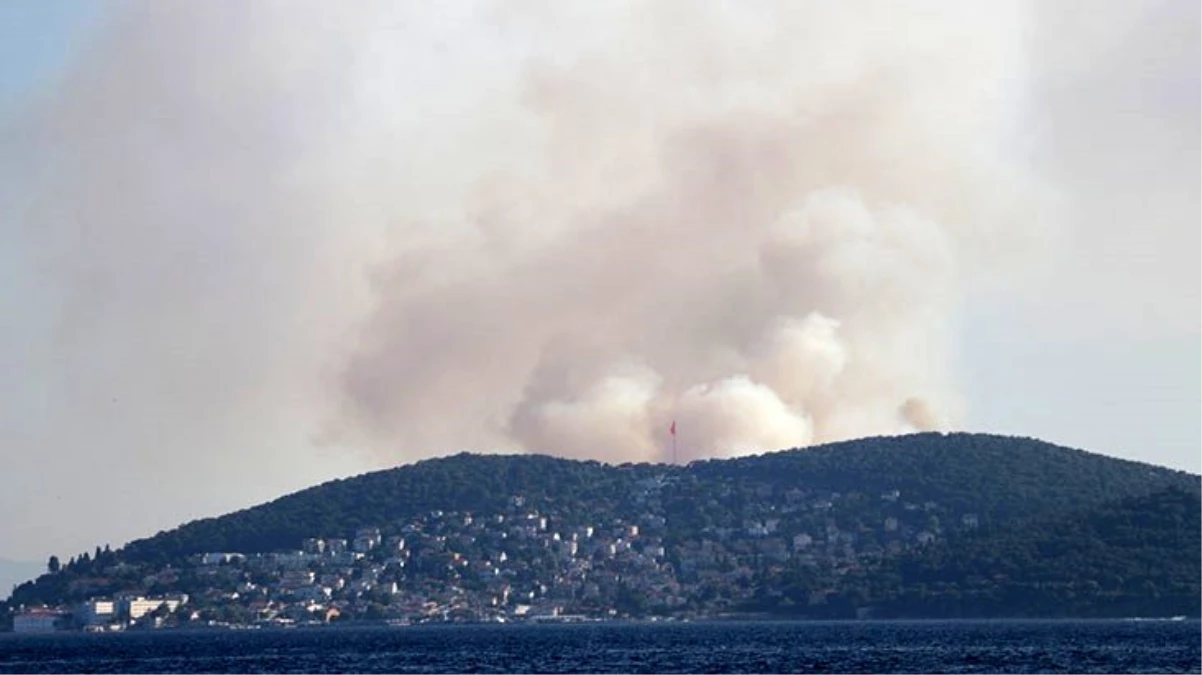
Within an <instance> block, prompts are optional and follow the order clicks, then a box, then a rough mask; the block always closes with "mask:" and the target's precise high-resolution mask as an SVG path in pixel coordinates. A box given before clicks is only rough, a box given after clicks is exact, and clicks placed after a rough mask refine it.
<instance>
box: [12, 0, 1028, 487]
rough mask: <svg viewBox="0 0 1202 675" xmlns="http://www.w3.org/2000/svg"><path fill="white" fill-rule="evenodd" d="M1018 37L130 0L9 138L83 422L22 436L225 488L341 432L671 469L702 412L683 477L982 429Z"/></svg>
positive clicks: (49, 353)
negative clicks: (980, 396) (779, 455)
mask: <svg viewBox="0 0 1202 675" xmlns="http://www.w3.org/2000/svg"><path fill="white" fill-rule="evenodd" d="M1024 26H1025V15H1024V9H1023V7H1022V6H1020V5H1015V4H1001V5H991V6H988V7H984V6H981V5H979V4H975V3H974V4H972V5H965V4H964V3H955V2H947V3H940V2H935V3H921V5H906V6H900V5H892V4H888V3H871V2H817V3H789V2H761V3H755V4H754V5H748V6H743V5H738V4H731V3H720V2H693V1H689V2H658V3H633V2H631V3H600V4H594V3H582V4H578V5H569V4H565V3H544V2H528V3H503V2H488V1H481V2H475V3H462V4H457V5H454V6H439V7H437V8H435V7H431V6H422V5H412V6H410V5H404V4H402V5H398V4H396V3H385V2H370V1H367V0H365V1H364V2H362V3H357V4H356V5H355V7H354V8H353V9H351V8H346V7H342V6H336V5H333V4H330V3H326V2H290V3H267V2H252V3H237V4H228V3H226V4H221V5H220V6H218V5H212V4H208V3H182V4H181V3H165V4H164V3H152V2H144V3H143V2H135V3H132V4H130V5H128V6H126V7H125V11H124V13H123V14H122V15H121V16H120V17H119V18H118V19H116V20H114V21H112V22H111V28H110V29H109V31H108V33H106V34H105V35H104V36H102V38H101V39H100V40H99V41H98V42H97V43H96V44H94V45H91V46H90V47H89V49H88V50H87V51H86V52H85V53H84V54H83V55H82V56H81V57H80V60H79V65H78V66H77V67H76V68H74V69H73V70H71V71H69V72H68V73H67V74H66V75H65V76H64V78H63V80H62V83H61V87H59V88H58V89H57V90H56V91H53V92H48V93H47V94H46V95H45V96H44V97H43V100H42V101H41V102H40V103H39V104H38V105H37V106H36V107H35V109H31V111H30V115H29V116H28V117H27V119H26V120H25V121H24V122H23V123H22V124H21V125H19V126H18V127H16V128H14V129H12V130H10V132H9V133H8V135H7V136H6V140H7V141H8V142H10V143H11V144H13V147H14V148H17V147H19V148H20V152H14V153H6V155H7V156H8V159H7V160H6V166H5V169H6V175H15V174H17V173H18V171H17V168H16V167H15V166H14V165H13V161H14V160H13V159H12V158H13V157H18V156H19V157H28V158H30V163H29V166H28V167H26V168H27V169H28V170H23V171H21V172H20V173H22V176H23V177H22V178H21V181H22V182H21V183H20V184H19V186H18V188H16V189H9V190H7V191H6V192H5V193H4V195H5V197H4V199H5V204H4V205H3V206H4V210H5V212H6V213H9V214H17V216H16V218H15V220H13V221H10V222H16V223H18V225H17V227H16V228H14V229H12V230H10V231H9V233H8V234H7V235H6V239H7V240H8V241H9V242H10V244H12V245H13V246H15V247H16V248H17V249H18V250H21V251H23V252H24V253H25V256H24V257H23V259H22V260H21V261H20V262H19V267H20V274H21V277H22V278H24V279H28V280H34V281H32V282H30V284H29V285H30V288H31V289H33V290H31V291H30V294H29V295H28V298H27V300H28V302H29V303H31V304H37V305H38V306H39V307H42V308H45V311H41V312H38V313H30V316H29V317H28V321H29V328H28V335H31V336H41V338H30V339H29V340H28V341H27V342H28V343H29V345H36V344H41V345H43V346H41V347H34V346H31V347H30V348H29V349H27V350H25V351H23V352H21V353H23V354H25V356H22V357H21V359H20V362H19V365H14V366H13V368H12V373H13V377H15V378H22V377H27V378H34V379H36V381H38V382H39V383H40V385H39V386H40V387H41V391H43V392H44V397H45V399H46V400H48V401H53V409H54V411H55V412H54V417H55V418H59V417H61V416H67V417H70V418H71V419H73V423H72V424H71V425H69V427H68V426H63V425H55V424H51V423H50V422H49V420H50V419H51V417H49V416H48V415H49V413H45V412H38V411H34V412H32V413H29V414H24V413H12V414H13V416H14V417H13V419H8V420H6V422H5V426H6V427H7V428H8V429H16V430H17V431H15V432H13V436H14V437H19V443H20V444H21V445H22V447H27V446H28V447H46V448H49V447H82V446H87V447H90V448H94V452H95V456H96V457H97V458H98V459H96V460H95V461H91V460H88V461H91V464H95V465H96V466H92V469H94V470H96V471H105V470H107V469H104V468H103V467H102V466H101V465H102V464H103V462H102V461H101V459H99V458H112V457H119V456H132V457H135V458H137V462H138V463H140V465H141V466H143V467H147V466H155V465H158V464H162V465H163V466H164V467H168V466H169V467H172V470H181V471H186V472H191V473H192V474H193V475H197V476H201V475H203V476H208V477H210V478H215V477H217V476H222V475H224V473H225V471H224V468H223V467H225V466H228V465H229V464H230V463H231V462H239V461H242V460H244V459H245V458H248V457H258V458H261V459H260V460H256V461H257V462H259V464H257V465H258V466H268V465H270V466H280V465H296V464H297V463H298V462H303V461H309V462H310V464H312V461H314V460H312V459H311V457H310V459H308V460H304V459H303V458H304V457H305V456H307V455H305V453H304V452H301V451H299V450H298V448H307V447H309V446H310V444H311V443H313V442H316V443H317V444H318V445H319V446H320V447H321V448H324V450H321V451H319V452H334V451H335V450H336V449H338V450H349V451H352V452H360V451H368V452H370V453H371V454H370V455H369V456H370V457H372V458H373V459H371V460H370V461H371V463H382V462H386V463H396V462H400V461H405V460H411V459H415V458H419V457H423V456H429V455H437V454H444V453H447V452H452V451H455V450H459V449H474V450H496V451H515V450H527V451H539V452H548V453H554V454H561V455H567V456H573V457H595V458H603V459H658V460H662V459H665V458H667V457H668V447H669V446H668V435H667V428H668V425H669V424H670V423H671V421H672V420H677V421H678V425H679V429H680V436H679V439H680V450H681V459H682V460H685V459H690V458H694V457H705V456H715V455H730V454H737V453H744V452H753V451H762V450H767V449H773V448H777V447H782V446H800V445H806V444H809V443H814V442H820V441H828V440H833V439H839V438H846V437H850V436H860V435H868V434H877V433H890V432H898V431H904V430H907V429H912V428H916V427H921V428H925V427H928V426H937V427H939V428H946V427H954V426H955V425H956V423H957V414H958V411H959V409H960V402H959V400H958V396H957V393H956V391H955V388H954V386H953V385H952V377H951V373H950V372H949V358H948V345H949V342H950V341H951V339H952V336H951V335H950V334H949V319H950V317H951V316H952V314H953V313H954V310H955V307H956V303H957V302H958V301H959V295H960V293H959V291H960V289H961V288H962V287H963V284H964V283H965V280H966V278H967V276H966V273H967V272H968V271H970V270H974V271H975V270H978V269H981V268H988V267H990V266H993V267H998V268H1004V267H1005V265H1007V264H1009V263H1008V262H1007V257H1006V256H1002V258H1003V259H1001V260H997V259H995V258H996V256H994V255H993V254H992V253H990V252H991V251H994V250H997V249H999V248H1000V247H1004V248H1007V249H1015V250H1020V249H1021V246H1015V245H1013V242H1016V241H1017V242H1022V241H1025V240H1026V238H1027V237H1028V235H1029V233H1030V230H1031V229H1032V228H1033V227H1035V226H1034V225H1033V224H1032V223H1033V222H1034V219H1033V218H1031V217H1029V216H1030V215H1031V211H1030V199H1029V196H1028V194H1027V185H1026V181H1027V179H1026V178H1025V177H1024V175H1023V174H1022V172H1021V171H1020V167H1016V166H1015V165H1014V163H1013V161H1012V158H1011V157H1010V156H1009V154H1008V152H1007V143H1008V139H1009V136H1008V130H1009V129H1010V128H1011V127H1012V126H1013V124H1014V118H1015V114H1016V111H1017V110H1019V109H1020V108H1021V105H1022V100H1021V94H1022V91H1023V83H1024V82H1025V64H1024V61H1023V50H1022V39H1023V35H1024ZM1008 259H1011V260H1012V256H1010V257H1009V258H1008ZM915 401H921V405H919V404H918V403H914V402H915ZM10 409H15V408H10ZM907 411H908V412H907ZM916 411H920V412H921V414H919V413H918V412H916ZM18 416H19V418H20V419H17V417H18ZM7 440H11V439H8V438H7V437H6V441H7ZM308 452H309V453H310V454H311V453H312V452H313V451H308ZM88 461H85V462H84V463H85V464H88ZM105 461H107V460H105ZM231 480H235V481H238V480H241V481H243V482H245V483H247V484H251V483H254V480H255V479H254V478H253V477H252V476H243V477H235V478H232V479H231Z"/></svg>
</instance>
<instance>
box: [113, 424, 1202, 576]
mask: <svg viewBox="0 0 1202 675" xmlns="http://www.w3.org/2000/svg"><path fill="white" fill-rule="evenodd" d="M665 472H667V473H668V475H670V476H673V477H676V478H677V480H678V483H677V486H678V489H677V490H676V491H675V492H674V494H673V495H672V497H673V499H671V502H672V503H671V504H670V505H669V513H670V515H671V516H676V517H677V521H678V523H679V524H680V525H681V526H683V527H686V528H689V529H693V528H699V527H703V526H704V525H705V524H706V523H708V522H711V521H731V522H734V521H735V520H737V518H738V516H737V513H736V512H735V510H734V509H733V507H734V506H737V502H739V501H740V500H745V499H746V498H748V495H743V494H741V493H739V492H738V491H735V494H734V495H733V497H732V499H731V500H729V503H721V502H715V501H713V499H712V498H713V496H714V495H715V494H719V493H720V490H716V489H714V488H715V487H716V486H717V484H718V483H723V484H725V483H732V482H733V483H734V484H735V485H738V484H739V483H751V482H757V481H767V482H770V483H772V484H775V485H777V486H781V487H788V486H794V487H804V488H812V489H824V490H834V491H839V492H859V493H865V494H870V495H871V494H876V493H879V492H881V491H884V490H890V489H898V490H900V491H901V492H902V493H904V494H908V495H914V496H915V498H916V499H921V500H923V501H928V500H930V501H936V502H939V503H940V504H942V505H944V506H945V507H949V508H952V509H955V510H958V511H973V512H975V513H977V514H980V516H981V517H982V518H983V519H984V520H986V521H992V520H1003V519H1007V518H1014V517H1031V516H1039V515H1042V514H1056V513H1061V512H1063V511H1065V510H1075V509H1080V508H1083V507H1088V506H1090V505H1094V504H1099V503H1101V502H1103V501H1106V500H1110V499H1119V498H1123V497H1129V496H1138V495H1143V494H1148V493H1150V492H1154V491H1156V490H1160V489H1164V488H1166V487H1170V486H1177V487H1180V488H1182V489H1187V490H1195V491H1196V490H1197V489H1198V477H1197V476H1192V475H1190V474H1187V473H1184V472H1180V471H1172V470H1169V469H1165V468H1161V467H1155V466H1151V465H1147V464H1141V463H1138V462H1131V461H1126V460H1119V459H1113V458H1109V457H1104V456H1101V455H1096V454H1091V453H1088V452H1085V451H1082V450H1074V449H1070V448H1063V447H1059V446H1054V445H1051V444H1048V443H1044V442H1041V441H1037V440H1032V439H1022V438H1008V437H1003V436H992V435H984V434H947V435H944V434H934V433H931V434H914V435H910V436H897V437H880V438H869V439H863V440H857V441H847V442H843V443H834V444H830V445H826V446H821V447H817V448H807V449H796V450H787V451H783V452H776V453H769V454H765V455H760V456H756V457H745V458H739V459H733V460H715V461H704V462H695V463H693V464H691V465H689V466H688V467H665V466H656V465H646V464H642V465H635V464H625V465H622V466H618V467H614V466H609V465H605V464H601V463H599V462H595V461H589V462H579V461H572V460H565V459H557V458H552V457H546V456H540V455H514V456H498V455H483V456H480V455H471V454H467V453H463V454H459V455H455V456H452V457H446V458H440V459H432V460H427V461H423V462H418V463H416V464H413V465H410V466H403V467H399V468H396V469H389V470H385V471H378V472H374V473H369V474H365V475H363V476H358V477H354V478H348V479H344V480H337V481H333V482H330V483H326V484H323V485H319V486H317V487H313V488H309V489H307V490H303V491H301V492H297V493H295V494H292V495H288V496H286V497H282V498H280V499H277V500H275V501H273V502H270V503H267V504H263V505H261V506H257V507H254V508H251V509H247V510H244V511H239V512H236V513H232V514H229V515H226V516H222V517H219V518H208V519H205V520H199V521H196V522H192V523H188V524H186V525H184V526H182V527H180V528H178V529H176V530H172V531H170V532H161V533H159V534H158V535H156V536H154V537H151V538H150V539H144V540H139V541H135V542H133V543H132V544H130V545H129V546H128V547H127V548H126V550H125V554H126V555H127V556H129V557H130V558H132V559H170V558H173V557H176V556H180V555H184V554H188V553H198V552H203V551H225V550H230V551H244V552H247V553H251V552H258V551H271V550H277V549H281V548H296V547H298V546H299V545H300V542H301V540H302V539H304V538H306V537H312V536H328V535H333V534H335V533H339V532H344V531H346V530H347V529H348V528H354V527H358V526H361V525H376V524H380V523H388V522H393V521H397V520H402V519H405V518H410V517H413V516H415V515H417V514H420V513H422V512H425V511H429V510H432V509H442V510H462V511H473V512H484V511H490V510H494V511H495V510H498V509H500V508H501V507H502V506H503V505H504V503H505V500H506V499H507V498H508V497H509V496H510V495H514V494H524V495H526V496H527V497H528V498H530V499H531V500H532V501H536V502H546V503H549V504H553V505H556V506H557V507H558V508H557V510H558V511H559V512H560V513H561V514H562V515H563V516H565V517H568V518H570V519H573V520H577V519H579V520H585V519H587V518H589V517H591V515H592V513H594V512H609V511H614V512H630V513H636V512H637V505H636V504H634V503H632V502H629V501H627V500H625V499H623V497H624V496H626V495H628V494H629V493H630V491H631V490H630V486H631V485H632V484H633V483H634V482H636V481H638V480H641V479H646V478H648V477H650V476H652V475H655V474H662V473H665Z"/></svg>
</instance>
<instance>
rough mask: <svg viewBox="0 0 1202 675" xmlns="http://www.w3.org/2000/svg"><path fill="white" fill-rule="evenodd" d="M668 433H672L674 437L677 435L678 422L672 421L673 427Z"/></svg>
mask: <svg viewBox="0 0 1202 675" xmlns="http://www.w3.org/2000/svg"><path fill="white" fill-rule="evenodd" d="M668 431H670V432H672V435H673V436H675V435H676V420H672V426H671V428H669V429H668Z"/></svg>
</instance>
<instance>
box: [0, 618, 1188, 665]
mask: <svg viewBox="0 0 1202 675" xmlns="http://www.w3.org/2000/svg"><path fill="white" fill-rule="evenodd" d="M0 672H5V673H16V672H19V673H712V672H717V673H819V672H821V673H828V672H836V673H1199V672H1202V625H1200V624H1199V622H1198V621H1196V620H1187V621H1157V620H1148V621H1139V620H1127V621H857V622H812V621H807V622H785V621H772V622H770V621H738V622H734V621H731V622H725V621H723V622H694V623H583V624H565V625H529V624H522V625H513V624H507V625H496V624H489V625H446V624H439V625H417V626H401V627H389V626H378V627H338V628H335V627H317V628H295V629H263V630H160V631H147V632H126V633H109V634H85V633H55V634H47V635H18V634H12V633H7V634H0Z"/></svg>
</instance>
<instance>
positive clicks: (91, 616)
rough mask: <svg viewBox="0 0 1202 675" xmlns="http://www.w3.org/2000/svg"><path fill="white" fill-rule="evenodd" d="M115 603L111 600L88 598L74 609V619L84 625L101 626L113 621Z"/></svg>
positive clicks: (115, 611) (115, 612)
mask: <svg viewBox="0 0 1202 675" xmlns="http://www.w3.org/2000/svg"><path fill="white" fill-rule="evenodd" d="M116 614H117V603H115V602H113V601H112V600H88V601H87V602H85V603H83V604H81V605H80V606H79V608H78V609H77V610H75V620H76V621H77V622H79V623H80V624H83V625H84V626H103V625H107V624H110V623H112V622H113V619H114V618H115V617H116Z"/></svg>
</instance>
